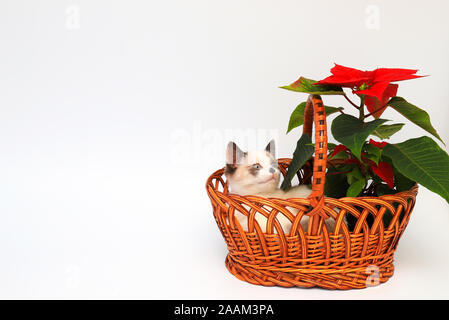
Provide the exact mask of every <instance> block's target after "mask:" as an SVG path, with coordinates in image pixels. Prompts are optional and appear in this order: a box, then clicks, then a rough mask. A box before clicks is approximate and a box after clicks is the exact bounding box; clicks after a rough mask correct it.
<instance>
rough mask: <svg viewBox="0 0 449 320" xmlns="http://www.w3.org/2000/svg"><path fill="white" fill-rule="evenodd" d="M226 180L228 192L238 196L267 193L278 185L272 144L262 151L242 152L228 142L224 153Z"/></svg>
mask: <svg viewBox="0 0 449 320" xmlns="http://www.w3.org/2000/svg"><path fill="white" fill-rule="evenodd" d="M225 175H226V179H227V181H228V184H229V187H230V191H231V192H232V193H236V194H240V195H249V194H253V195H254V194H259V193H269V192H273V191H274V190H275V189H277V187H278V185H279V177H280V171H279V168H278V164H277V160H276V159H275V158H274V142H273V141H271V142H270V143H269V144H268V146H267V148H266V149H265V150H264V151H251V152H242V151H241V150H240V149H239V148H238V147H237V145H236V144H235V143H233V142H230V143H229V144H228V148H227V151H226V169H225Z"/></svg>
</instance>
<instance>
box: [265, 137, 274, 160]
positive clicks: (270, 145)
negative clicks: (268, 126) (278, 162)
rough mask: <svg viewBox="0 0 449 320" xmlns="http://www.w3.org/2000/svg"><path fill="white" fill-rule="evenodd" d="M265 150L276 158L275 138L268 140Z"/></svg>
mask: <svg viewBox="0 0 449 320" xmlns="http://www.w3.org/2000/svg"><path fill="white" fill-rule="evenodd" d="M265 151H267V152H268V153H270V154H271V155H272V156H273V158H275V153H276V148H275V146H274V139H271V141H270V142H268V144H267V146H266V147H265Z"/></svg>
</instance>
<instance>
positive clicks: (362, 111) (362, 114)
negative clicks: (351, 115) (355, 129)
mask: <svg viewBox="0 0 449 320" xmlns="http://www.w3.org/2000/svg"><path fill="white" fill-rule="evenodd" d="M364 104H365V95H364V94H362V95H361V96H360V108H359V119H360V120H362V121H363V119H365V106H364Z"/></svg>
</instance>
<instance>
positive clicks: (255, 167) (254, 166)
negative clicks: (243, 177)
mask: <svg viewBox="0 0 449 320" xmlns="http://www.w3.org/2000/svg"><path fill="white" fill-rule="evenodd" d="M253 168H254V169H260V168H262V166H261V165H260V164H258V163H256V164H253Z"/></svg>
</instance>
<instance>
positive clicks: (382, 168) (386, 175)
mask: <svg viewBox="0 0 449 320" xmlns="http://www.w3.org/2000/svg"><path fill="white" fill-rule="evenodd" d="M371 169H372V170H373V172H374V173H375V174H377V175H378V176H379V177H380V178H381V179H382V180H383V181H385V182H386V183H387V184H388V186H389V187H390V188H393V187H394V173H393V168H392V167H391V166H390V164H388V162H379V164H378V165H377V166H376V165H373V166H372V167H371Z"/></svg>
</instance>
